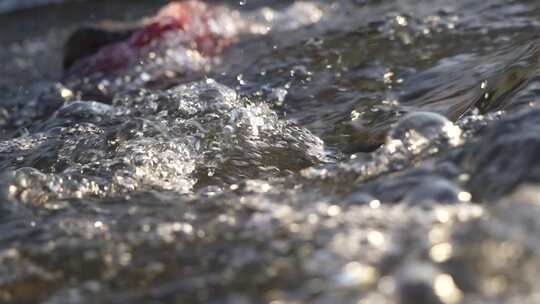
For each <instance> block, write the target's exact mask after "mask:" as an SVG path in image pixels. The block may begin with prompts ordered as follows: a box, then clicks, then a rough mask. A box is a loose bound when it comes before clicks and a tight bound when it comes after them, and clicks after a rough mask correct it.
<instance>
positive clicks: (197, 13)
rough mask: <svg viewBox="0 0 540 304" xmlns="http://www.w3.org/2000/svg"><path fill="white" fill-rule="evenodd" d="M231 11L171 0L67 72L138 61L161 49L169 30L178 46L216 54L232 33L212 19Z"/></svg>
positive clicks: (107, 69) (117, 67)
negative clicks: (217, 27) (221, 29)
mask: <svg viewBox="0 0 540 304" xmlns="http://www.w3.org/2000/svg"><path fill="white" fill-rule="evenodd" d="M230 12H231V11H230V10H227V9H225V8H223V7H220V6H212V5H208V4H206V3H204V2H201V1H198V0H190V1H182V2H172V3H170V4H168V5H166V6H165V7H163V8H162V9H161V10H160V11H159V13H158V14H157V15H156V16H154V17H152V18H150V19H148V20H147V21H146V22H145V24H144V25H143V27H142V28H140V29H137V30H135V31H134V32H133V34H131V36H130V37H129V38H127V39H125V40H121V41H117V42H112V43H110V44H106V45H105V46H102V47H100V48H99V49H98V50H97V51H96V52H95V53H93V54H91V55H89V56H86V57H83V58H78V59H77V60H75V61H74V63H73V64H72V65H71V67H69V70H68V73H67V74H68V75H79V76H81V75H88V74H92V73H97V72H103V73H112V72H115V71H119V70H122V69H125V68H128V67H130V66H132V65H135V64H137V63H138V62H139V61H140V60H141V59H142V58H143V56H145V55H147V54H148V53H149V52H151V51H153V50H159V47H160V46H159V44H160V43H165V44H166V41H165V40H167V34H168V33H173V34H174V35H176V36H175V42H174V43H177V44H178V45H177V46H178V47H184V48H188V49H192V50H196V51H198V52H200V53H201V55H203V56H215V55H217V54H220V53H221V52H222V51H223V50H224V49H225V48H226V47H227V46H228V45H230V44H231V42H232V41H231V37H225V36H224V35H223V34H220V32H218V31H216V30H212V25H211V22H215V21H216V17H218V16H219V14H228V13H230ZM75 47H76V46H75ZM169 47H171V46H169ZM172 47H174V45H173V46H172Z"/></svg>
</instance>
